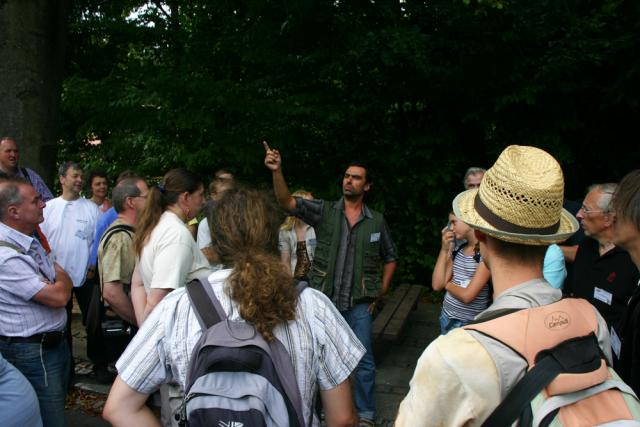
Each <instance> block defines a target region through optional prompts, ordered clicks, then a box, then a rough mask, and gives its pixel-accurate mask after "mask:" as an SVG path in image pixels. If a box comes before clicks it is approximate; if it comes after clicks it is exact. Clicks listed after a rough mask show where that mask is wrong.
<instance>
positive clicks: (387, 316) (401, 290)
mask: <svg viewBox="0 0 640 427" xmlns="http://www.w3.org/2000/svg"><path fill="white" fill-rule="evenodd" d="M409 288H410V286H409V285H408V284H403V285H400V286H398V287H397V288H396V289H395V290H394V291H393V293H392V294H391V295H390V296H389V298H388V299H387V300H385V304H384V308H383V309H382V311H381V312H380V313H378V315H377V316H376V318H375V319H374V321H373V331H372V333H371V335H372V338H373V339H374V340H375V339H377V338H378V336H379V335H381V334H382V332H383V331H384V330H385V327H387V323H389V321H390V320H391V318H392V317H393V315H394V313H395V312H396V310H397V309H398V307H399V306H400V303H401V302H402V300H403V299H404V297H405V295H406V294H407V292H408V291H409Z"/></svg>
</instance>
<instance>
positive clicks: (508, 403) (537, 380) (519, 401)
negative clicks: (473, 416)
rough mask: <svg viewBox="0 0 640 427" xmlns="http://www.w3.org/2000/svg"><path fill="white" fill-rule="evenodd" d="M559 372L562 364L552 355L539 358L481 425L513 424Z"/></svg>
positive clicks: (492, 426) (486, 426)
mask: <svg viewBox="0 0 640 427" xmlns="http://www.w3.org/2000/svg"><path fill="white" fill-rule="evenodd" d="M561 372H562V366H560V363H558V362H557V361H556V360H555V359H554V358H553V357H552V356H547V357H544V358H543V359H541V360H540V361H539V362H538V363H536V365H535V366H534V367H533V369H531V370H530V371H529V372H527V373H526V374H525V376H524V377H522V379H521V380H520V381H518V383H517V384H516V386H515V387H514V388H513V389H512V390H511V392H509V394H508V395H507V397H505V399H504V400H503V401H502V402H501V403H500V404H499V405H498V407H497V408H496V409H494V410H493V412H492V413H491V415H489V418H487V419H486V420H485V422H484V423H483V424H482V426H483V427H504V426H510V425H511V424H513V422H514V421H515V420H517V419H518V418H519V417H520V414H522V413H523V411H524V410H525V409H526V408H527V406H529V404H530V403H531V401H532V400H533V398H534V397H536V395H537V394H538V393H540V392H541V391H542V389H543V388H545V387H546V386H547V385H548V384H549V383H550V382H551V381H553V379H554V378H555V377H557V376H558V374H560V373H561Z"/></svg>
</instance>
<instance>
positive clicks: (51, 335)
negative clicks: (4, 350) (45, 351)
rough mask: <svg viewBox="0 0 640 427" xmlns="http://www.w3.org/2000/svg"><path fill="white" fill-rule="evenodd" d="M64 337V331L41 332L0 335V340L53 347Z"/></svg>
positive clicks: (9, 342)
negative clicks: (29, 334)
mask: <svg viewBox="0 0 640 427" xmlns="http://www.w3.org/2000/svg"><path fill="white" fill-rule="evenodd" d="M63 339H64V331H51V332H43V333H41V334H35V335H31V336H30V337H5V336H2V335H0V341H4V342H6V343H8V344H11V343H41V344H42V346H43V347H54V346H56V345H58V344H60V343H61V342H62V340H63Z"/></svg>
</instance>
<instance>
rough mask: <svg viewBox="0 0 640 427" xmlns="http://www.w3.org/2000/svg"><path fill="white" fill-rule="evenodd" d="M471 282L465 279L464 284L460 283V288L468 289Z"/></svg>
mask: <svg viewBox="0 0 640 427" xmlns="http://www.w3.org/2000/svg"><path fill="white" fill-rule="evenodd" d="M470 282H471V280H470V279H464V280H463V281H462V282H460V287H461V288H465V289H466V288H467V286H469V283H470Z"/></svg>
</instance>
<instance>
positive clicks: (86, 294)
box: [66, 279, 108, 373]
mask: <svg viewBox="0 0 640 427" xmlns="http://www.w3.org/2000/svg"><path fill="white" fill-rule="evenodd" d="M94 286H96V283H95V280H94V279H87V280H86V281H85V282H84V284H83V285H82V286H80V287H77V288H73V294H74V295H75V296H76V301H78V306H80V313H81V314H82V324H83V325H86V322H87V309H88V307H89V301H90V300H91V294H92V292H93V288H94ZM72 307H73V298H71V299H69V303H68V304H67V330H66V333H67V343H68V344H69V350H70V352H71V356H72V357H71V365H72V366H71V368H72V371H71V372H72V373H73V372H74V371H73V369H74V360H73V343H72V335H71V309H72ZM86 332H87V357H88V358H89V360H91V362H92V363H93V365H94V367H98V368H106V367H107V363H108V360H107V354H106V351H105V349H104V344H103V343H102V340H101V339H100V338H99V337H96V336H95V335H94V334H92V333H89V331H88V330H87V331H86Z"/></svg>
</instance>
